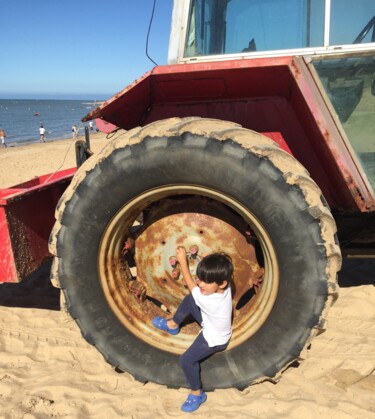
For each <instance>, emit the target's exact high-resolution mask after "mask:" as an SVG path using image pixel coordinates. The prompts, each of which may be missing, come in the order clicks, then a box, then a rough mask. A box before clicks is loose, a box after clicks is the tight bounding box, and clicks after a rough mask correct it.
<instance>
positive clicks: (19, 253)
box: [0, 168, 76, 282]
mask: <svg viewBox="0 0 375 419" xmlns="http://www.w3.org/2000/svg"><path fill="white" fill-rule="evenodd" d="M75 171H76V168H72V169H68V170H63V171H61V172H57V173H54V174H53V175H44V176H40V177H39V178H36V179H33V180H31V181H29V182H25V183H23V184H20V185H16V186H15V187H14V188H8V189H2V190H0V197H1V199H0V254H1V258H0V282H19V281H20V280H21V279H23V278H25V277H26V276H27V275H28V274H30V273H31V272H32V271H34V270H35V269H36V268H38V267H39V266H40V265H41V264H42V263H43V262H44V261H45V260H46V258H49V257H50V256H51V255H50V253H49V251H48V240H49V236H50V233H51V230H52V227H53V224H54V222H55V217H54V213H55V208H56V205H57V202H58V200H59V199H60V196H61V195H62V193H63V192H64V190H65V189H66V187H67V186H68V185H69V183H70V181H71V178H72V176H73V174H74V172H75Z"/></svg>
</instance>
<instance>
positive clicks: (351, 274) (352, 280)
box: [338, 258, 375, 288]
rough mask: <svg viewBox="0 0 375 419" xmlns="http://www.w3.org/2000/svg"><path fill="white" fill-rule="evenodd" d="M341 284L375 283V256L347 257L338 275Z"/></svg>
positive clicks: (355, 285) (347, 285)
mask: <svg viewBox="0 0 375 419" xmlns="http://www.w3.org/2000/svg"><path fill="white" fill-rule="evenodd" d="M338 282H339V286H340V287H342V288H345V287H357V286H359V285H371V284H372V285H375V258H358V259H357V258H345V259H343V263H342V268H341V271H340V272H339V275H338Z"/></svg>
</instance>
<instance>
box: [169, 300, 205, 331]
mask: <svg viewBox="0 0 375 419" xmlns="http://www.w3.org/2000/svg"><path fill="white" fill-rule="evenodd" d="M189 314H191V315H192V316H193V317H194V319H195V320H196V321H197V322H198V323H199V324H202V314H201V310H200V308H199V307H198V306H197V305H196V304H195V301H194V298H193V296H192V295H191V294H189V295H187V296H186V297H185V298H184V299H183V300H182V301H181V304H180V305H179V306H178V308H177V311H176V313H175V315H174V316H173V321H174V322H175V323H176V324H178V325H179V326H180V324H181V323H182V322H183V321H184V320H185V319H186V317H187V316H188V315H189Z"/></svg>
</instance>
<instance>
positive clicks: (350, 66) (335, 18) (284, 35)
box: [169, 0, 375, 190]
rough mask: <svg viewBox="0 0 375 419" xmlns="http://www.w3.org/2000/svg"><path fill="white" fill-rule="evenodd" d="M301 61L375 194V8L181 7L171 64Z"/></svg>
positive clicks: (205, 0) (194, 2)
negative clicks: (273, 59)
mask: <svg viewBox="0 0 375 419" xmlns="http://www.w3.org/2000/svg"><path fill="white" fill-rule="evenodd" d="M280 56H302V57H303V59H304V60H305V61H306V63H307V64H308V67H309V69H310V72H311V74H312V75H313V77H314V78H315V80H316V83H317V85H318V87H319V89H320V91H321V93H322V95H323V97H324V100H325V101H326V103H327V105H328V107H329V108H330V109H331V111H332V113H333V114H334V116H335V118H336V119H337V126H338V129H339V130H340V131H341V135H342V136H343V138H344V139H345V141H346V143H347V147H348V149H349V150H350V153H351V154H352V155H355V158H356V159H357V165H358V166H359V167H360V166H361V169H360V170H363V171H364V172H365V176H366V177H367V181H368V183H369V184H370V185H371V186H370V189H371V187H372V189H373V190H375V163H374V162H375V141H374V139H373V137H374V132H375V96H374V95H375V79H374V74H375V2H374V1H373V0H358V1H356V2H353V1H351V0H251V1H248V0H186V1H176V2H175V7H174V13H173V22H172V30H171V38H170V48H169V63H198V62H207V61H218V60H233V59H238V60H247V59H255V58H263V57H280Z"/></svg>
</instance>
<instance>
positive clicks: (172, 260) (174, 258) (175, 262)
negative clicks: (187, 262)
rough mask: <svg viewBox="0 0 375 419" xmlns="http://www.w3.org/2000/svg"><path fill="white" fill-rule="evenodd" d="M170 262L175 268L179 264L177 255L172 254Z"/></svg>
mask: <svg viewBox="0 0 375 419" xmlns="http://www.w3.org/2000/svg"><path fill="white" fill-rule="evenodd" d="M169 264H170V265H171V266H172V268H174V267H175V266H176V265H177V258H176V256H171V257H170V258H169Z"/></svg>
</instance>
